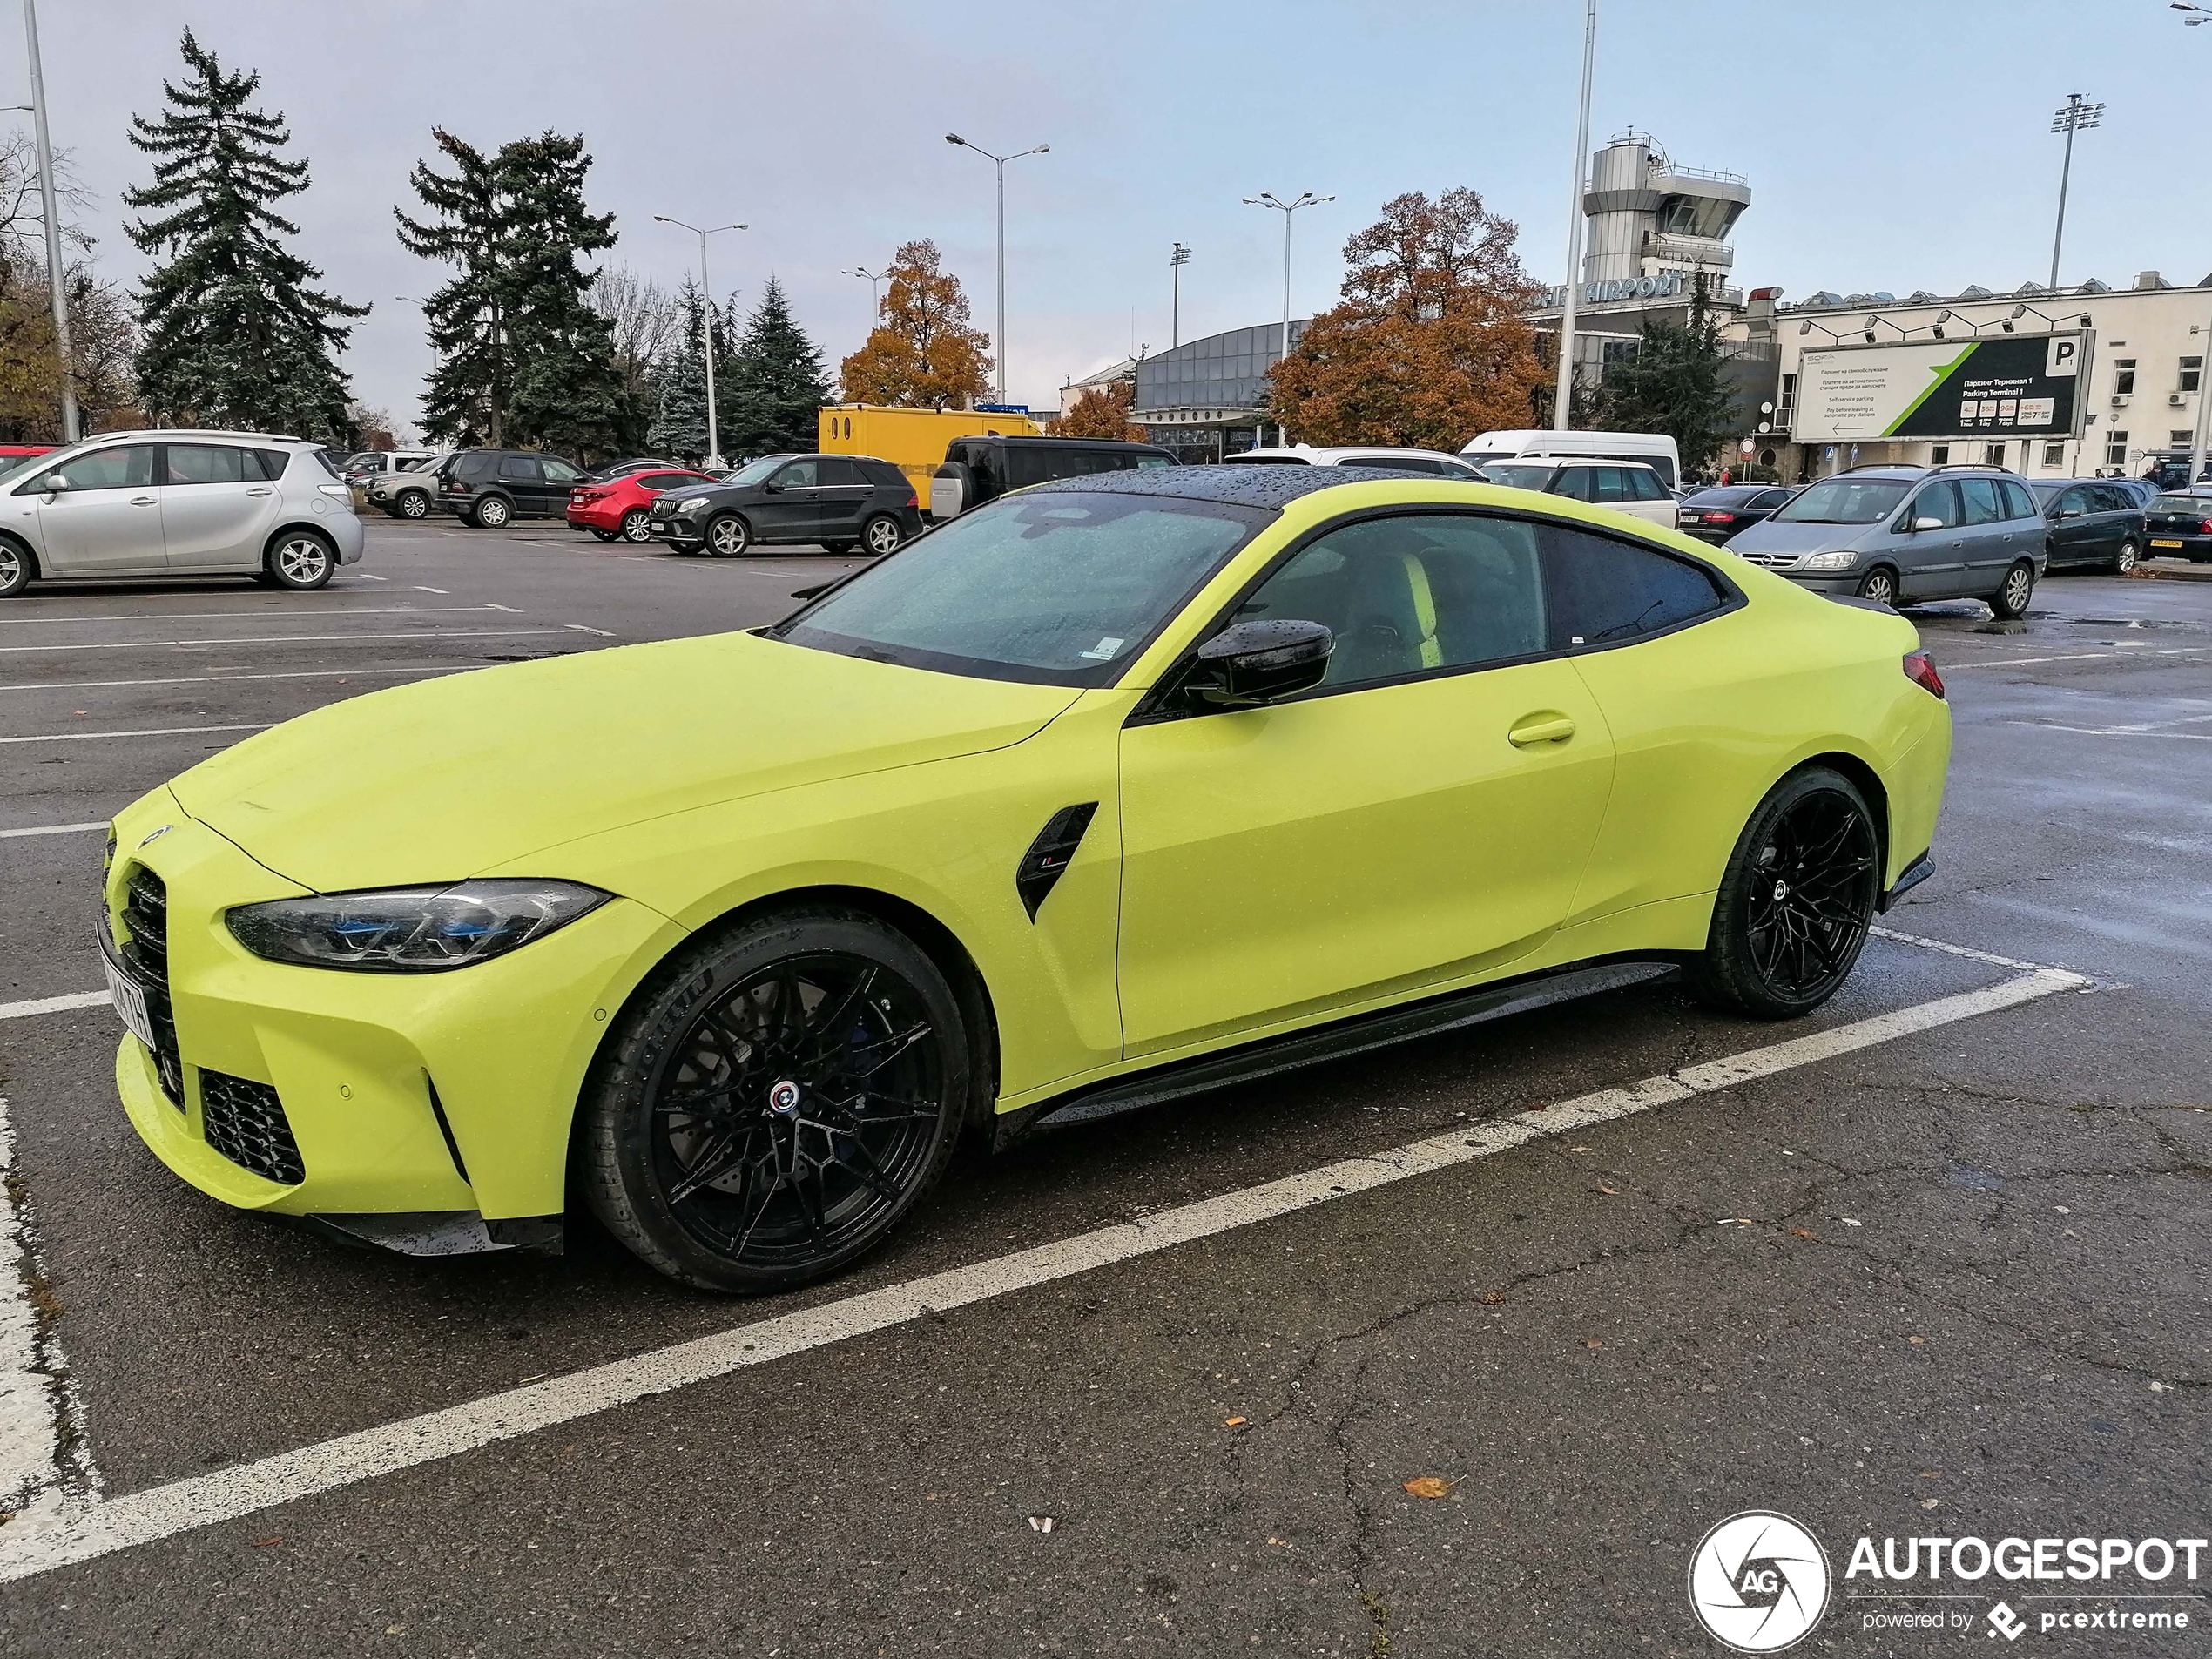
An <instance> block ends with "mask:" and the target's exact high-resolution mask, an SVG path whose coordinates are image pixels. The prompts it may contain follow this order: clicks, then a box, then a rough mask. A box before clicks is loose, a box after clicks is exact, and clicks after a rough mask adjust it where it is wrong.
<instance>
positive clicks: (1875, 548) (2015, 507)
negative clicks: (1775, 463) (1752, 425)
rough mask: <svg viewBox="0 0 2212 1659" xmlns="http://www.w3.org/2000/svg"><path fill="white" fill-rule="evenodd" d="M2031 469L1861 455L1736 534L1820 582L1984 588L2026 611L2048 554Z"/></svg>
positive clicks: (1848, 586) (1853, 586)
mask: <svg viewBox="0 0 2212 1659" xmlns="http://www.w3.org/2000/svg"><path fill="white" fill-rule="evenodd" d="M2049 542H2050V537H2049V533H2048V530H2047V526H2046V525H2045V524H2044V523H2043V515H2042V512H2041V510H2040V509H2039V508H2038V507H2037V506H2036V504H2035V498H2034V496H2032V495H2031V494H2030V493H2029V492H2028V488H2027V480H2026V479H2024V478H2021V477H2020V476H2018V475H2015V474H2013V473H2009V472H2006V471H2005V470H2004V469H2002V468H2000V467H1972V466H1942V467H1892V466H1866V467H1853V468H1851V469H1850V470H1849V471H1847V472H1839V473H1838V474H1836V475H1834V476H1833V477H1829V478H1823V479H1822V480H1820V481H1819V482H1817V483H1814V484H1808V485H1807V486H1806V487H1805V488H1804V489H1801V490H1799V491H1798V492H1797V494H1796V495H1795V496H1791V498H1790V500H1789V501H1788V502H1786V503H1785V504H1784V506H1783V507H1782V508H1781V509H1779V510H1777V512H1776V513H1775V514H1774V515H1773V516H1771V517H1769V518H1765V519H1762V520H1761V521H1760V522H1759V523H1756V524H1754V525H1752V526H1751V527H1750V529H1746V530H1745V531H1743V533H1742V534H1741V535H1739V536H1737V537H1736V538H1735V539H1734V540H1732V541H1730V543H1729V544H1728V550H1729V551H1730V552H1731V553H1735V554H1739V555H1741V556H1743V558H1745V559H1747V560H1749V561H1750V563H1753V564H1758V565H1764V567H1765V568H1766V569H1768V570H1772V571H1773V572H1775V573H1776V574H1777V576H1785V577H1789V578H1790V580H1791V581H1792V582H1795V583H1798V584H1800V585H1801V586H1804V587H1808V588H1811V589H1812V590H1814V591H1815V592H1817V593H1831V594H1857V595H1858V597H1861V598H1863V599H1875V600H1878V601H1880V602H1881V603H1882V604H1892V605H1896V604H1917V603H1918V602H1919V601H1921V600H1924V599H1984V600H1986V601H1988V604H1989V608H1990V609H1991V610H1993V611H1995V612H1996V613H1997V614H1998V615H1999V616H2000V617H2018V616H2020V615H2022V614H2023V613H2024V612H2026V610H2027V601H2028V597H2029V596H2030V595H2031V594H2033V592H2034V591H2035V583H2036V579H2037V578H2038V577H2040V576H2041V575H2042V574H2043V570H2044V567H2045V565H2046V564H2047V563H2048V561H2049V558H2050V545H2049Z"/></svg>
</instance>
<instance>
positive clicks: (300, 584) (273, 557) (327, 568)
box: [261, 529, 338, 593]
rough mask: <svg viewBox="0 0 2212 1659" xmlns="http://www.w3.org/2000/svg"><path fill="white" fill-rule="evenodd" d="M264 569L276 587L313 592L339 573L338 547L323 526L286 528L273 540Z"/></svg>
mask: <svg viewBox="0 0 2212 1659" xmlns="http://www.w3.org/2000/svg"><path fill="white" fill-rule="evenodd" d="M261 569H262V571H263V573H264V574H265V575H266V577H268V581H269V585H270V586H272V587H276V588H284V589H287V590H290V591H291V592H293V593H312V592H314V590H316V589H317V588H320V587H327V585H328V584H329V582H330V578H331V577H333V576H334V575H335V574H336V573H337V570H338V550H337V549H336V548H335V547H334V546H332V545H331V542H330V538H329V537H328V536H325V535H324V534H323V533H322V532H321V531H320V530H309V529H296V530H286V531H285V532H284V533H283V534H282V535H280V536H278V537H277V538H276V540H274V541H273V542H271V543H269V550H268V551H267V552H266V554H264V555H263V556H262V558H261Z"/></svg>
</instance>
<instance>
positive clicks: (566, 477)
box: [537, 455, 583, 484]
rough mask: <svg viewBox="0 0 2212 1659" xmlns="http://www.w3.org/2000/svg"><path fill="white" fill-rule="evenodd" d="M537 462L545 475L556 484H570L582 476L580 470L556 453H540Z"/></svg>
mask: <svg viewBox="0 0 2212 1659" xmlns="http://www.w3.org/2000/svg"><path fill="white" fill-rule="evenodd" d="M537 464H538V465H539V466H541V467H543V468H544V469H545V475H546V477H547V478H548V479H550V480H551V481H552V482H554V483H556V484H572V483H574V482H576V481H577V479H579V478H581V477H583V472H582V471H580V470H579V469H577V468H575V467H571V466H570V465H569V463H568V462H565V461H563V460H562V459H561V458H560V456H558V455H540V456H539V457H538V461H537Z"/></svg>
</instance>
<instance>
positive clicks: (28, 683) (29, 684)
mask: <svg viewBox="0 0 2212 1659" xmlns="http://www.w3.org/2000/svg"><path fill="white" fill-rule="evenodd" d="M471 666H472V665H471ZM467 672H469V666H463V665H458V664H456V665H455V666H454V667H451V668H287V669H282V670H279V671H274V672H272V673H267V674H224V673H214V672H211V673H206V674H179V675H175V676H172V677H171V678H165V679H150V680H49V681H46V682H44V683H43V684H42V683H41V682H39V681H37V680H18V681H17V682H16V683H15V684H13V685H0V691H110V690H112V689H113V688H115V687H116V686H118V685H223V684H224V683H225V682H226V681H229V680H327V679H367V678H369V677H370V676H372V675H383V674H465V673H467Z"/></svg>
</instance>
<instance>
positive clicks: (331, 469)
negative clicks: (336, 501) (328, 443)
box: [315, 449, 345, 478]
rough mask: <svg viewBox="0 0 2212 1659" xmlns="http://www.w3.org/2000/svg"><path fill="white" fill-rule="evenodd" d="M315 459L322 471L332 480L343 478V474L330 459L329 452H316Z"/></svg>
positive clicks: (323, 450)
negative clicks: (320, 463) (320, 465)
mask: <svg viewBox="0 0 2212 1659" xmlns="http://www.w3.org/2000/svg"><path fill="white" fill-rule="evenodd" d="M315 459H316V460H318V461H320V462H322V469H323V470H324V471H325V472H327V473H328V474H329V475H331V476H332V477H333V478H343V477H344V476H345V475H344V474H343V473H341V472H340V471H339V470H338V463H337V462H334V461H333V460H332V459H331V458H330V451H329V450H327V449H318V450H316V451H315Z"/></svg>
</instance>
